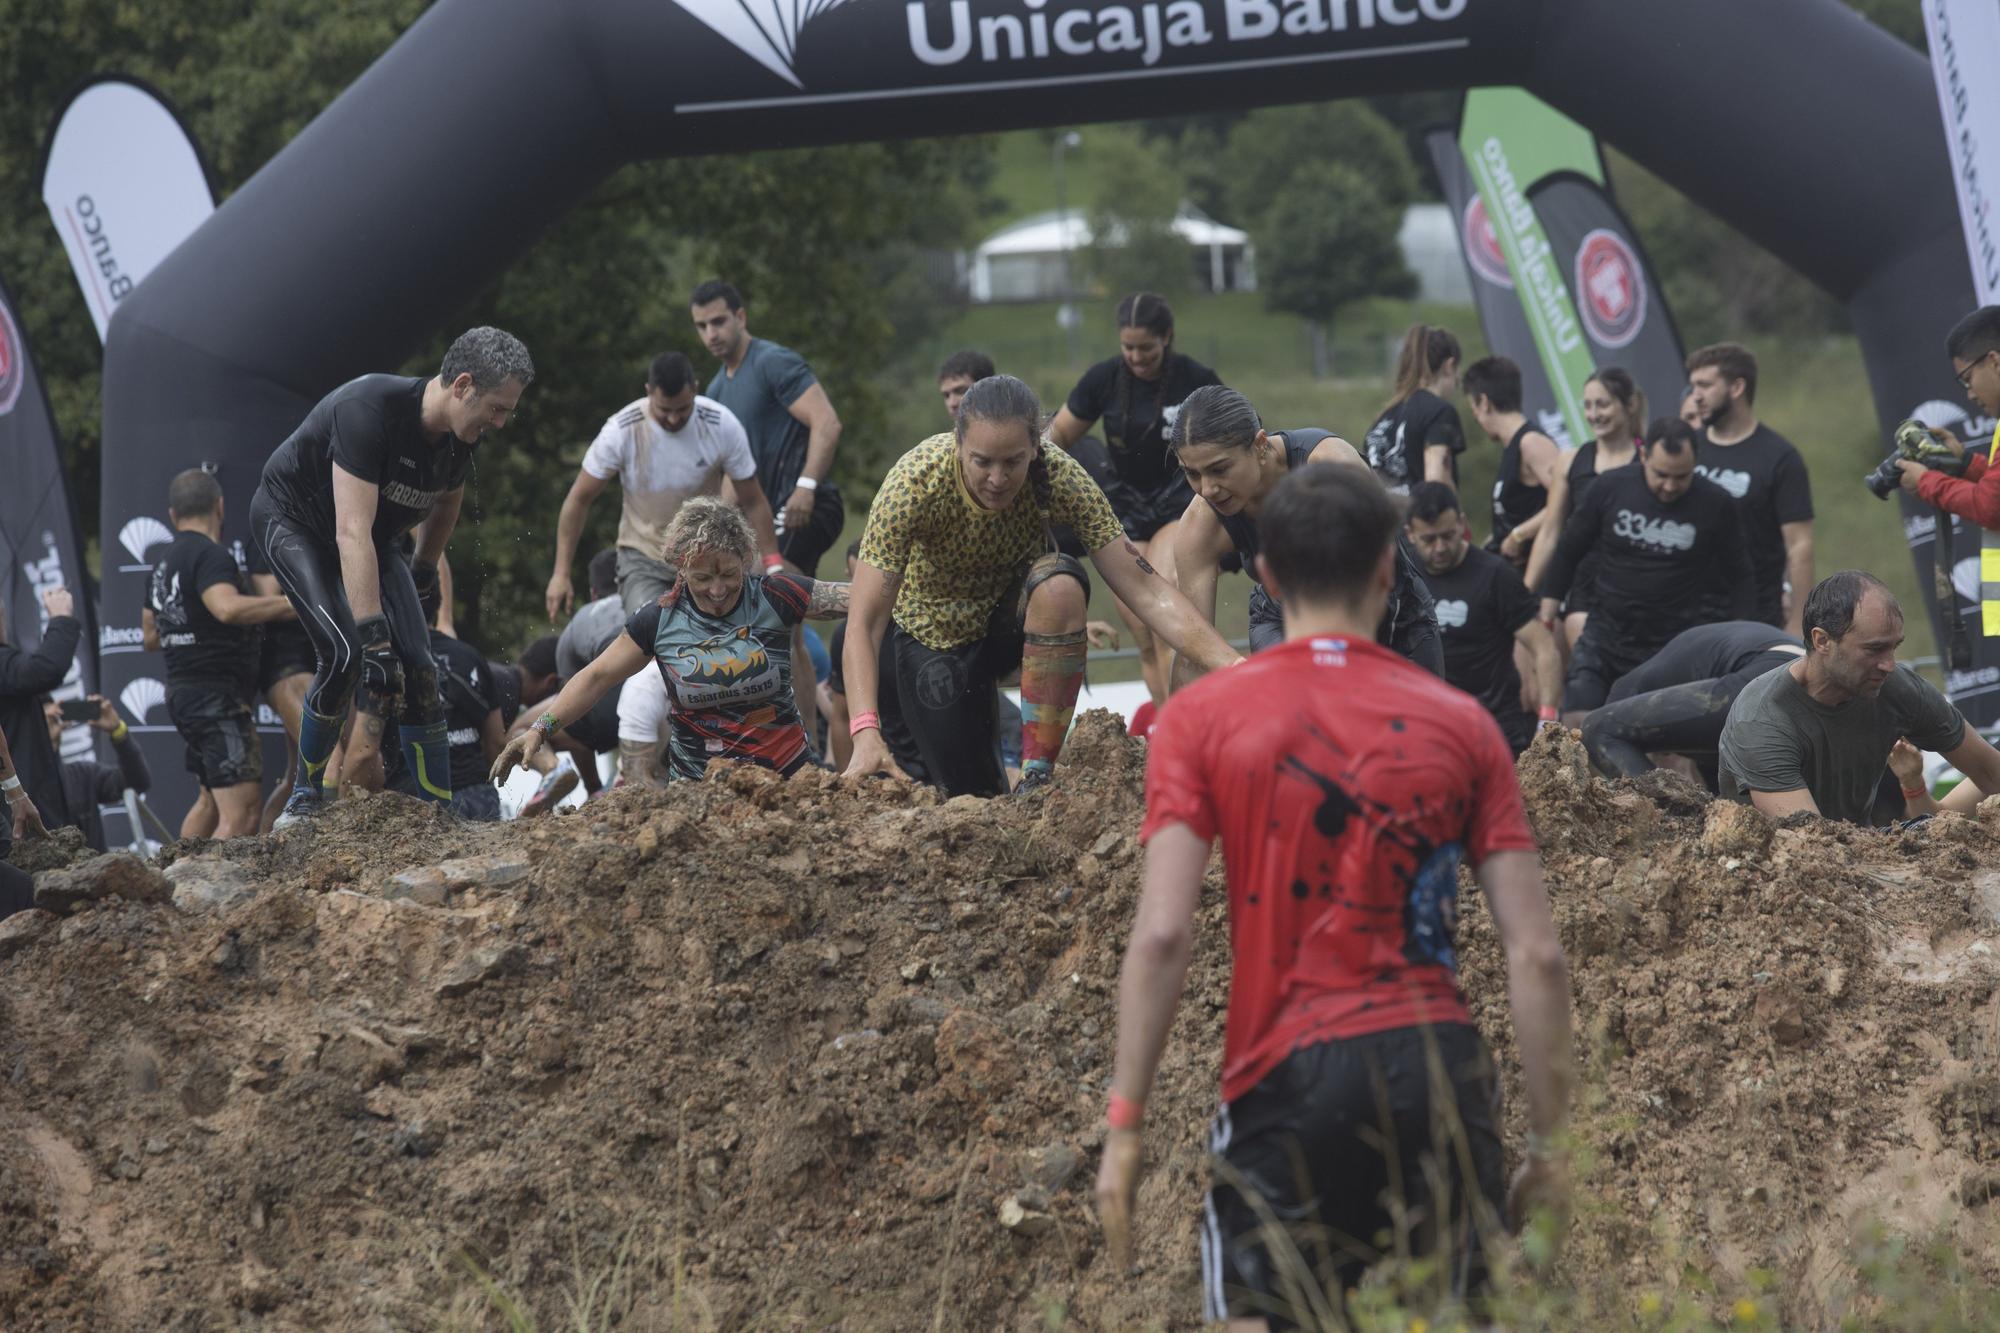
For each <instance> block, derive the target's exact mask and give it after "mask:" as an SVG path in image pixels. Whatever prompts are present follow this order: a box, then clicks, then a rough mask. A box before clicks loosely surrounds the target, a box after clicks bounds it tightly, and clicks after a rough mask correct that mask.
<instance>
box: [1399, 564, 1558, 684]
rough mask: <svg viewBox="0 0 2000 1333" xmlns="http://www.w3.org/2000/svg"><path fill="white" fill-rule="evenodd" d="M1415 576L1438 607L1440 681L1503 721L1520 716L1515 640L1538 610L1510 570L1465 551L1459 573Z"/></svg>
mask: <svg viewBox="0 0 2000 1333" xmlns="http://www.w3.org/2000/svg"><path fill="white" fill-rule="evenodd" d="M1418 573H1419V574H1421V575H1422V577H1423V580H1424V583H1425V585H1426V586H1427V587H1429V588H1430V590H1431V597H1432V598H1433V599H1435V601H1436V602H1437V607H1436V612H1437V623H1438V635H1439V637H1440V638H1442V639H1443V640H1444V678H1445V679H1446V680H1447V681H1449V682H1451V683H1452V684H1453V685H1456V686H1457V687H1458V688H1459V689H1461V690H1464V691H1465V692H1466V693H1467V694H1469V695H1472V696H1473V697H1474V698H1476V699H1478V700H1479V702H1481V703H1483V704H1485V705H1486V711H1487V712H1489V713H1491V714H1493V716H1494V717H1496V718H1500V719H1502V720H1503V721H1504V720H1506V719H1508V718H1512V717H1514V716H1516V715H1519V714H1520V713H1521V712H1522V709H1521V673H1520V672H1519V671H1517V670H1515V668H1514V635H1515V633H1516V632H1517V631H1519V630H1520V628H1521V626H1523V625H1525V624H1527V623H1528V622H1529V621H1531V620H1533V619H1534V618H1535V615H1536V612H1537V609H1538V608H1537V605H1536V602H1535V599H1534V597H1533V596H1532V595H1530V594H1529V592H1528V585H1527V584H1526V583H1523V582H1522V581H1521V576H1520V574H1518V573H1516V572H1515V569H1514V567H1513V566H1512V565H1510V564H1508V563H1507V562H1506V561H1505V560H1502V559H1501V558H1500V557H1499V556H1497V555H1494V554H1493V553H1492V552H1491V551H1482V550H1480V549H1478V548H1477V547H1468V548H1467V549H1466V552H1465V559H1463V560H1461V561H1460V562H1459V564H1458V568H1457V569H1454V570H1451V571H1450V572H1449V573H1445V574H1433V573H1432V572H1431V570H1430V568H1429V566H1427V565H1419V566H1418Z"/></svg>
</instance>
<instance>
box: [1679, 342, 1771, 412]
mask: <svg viewBox="0 0 2000 1333" xmlns="http://www.w3.org/2000/svg"><path fill="white" fill-rule="evenodd" d="M1709 366H1714V367H1715V368H1716V369H1717V370H1718V371H1720V372H1722V378H1723V381H1724V382H1725V383H1726V382H1728V381H1730V380H1742V381H1743V401H1744V402H1746V403H1754V402H1756V401H1757V358H1756V357H1754V356H1752V355H1751V354H1750V349H1749V348H1747V347H1745V346H1744V345H1743V344H1742V343H1710V344H1709V345H1708V346H1706V347H1697V348H1695V349H1694V350H1693V351H1692V352H1689V353H1688V359H1687V373H1688V374H1690V375H1692V374H1694V373H1695V372H1696V371H1697V370H1702V369H1704V368H1706V367H1709Z"/></svg>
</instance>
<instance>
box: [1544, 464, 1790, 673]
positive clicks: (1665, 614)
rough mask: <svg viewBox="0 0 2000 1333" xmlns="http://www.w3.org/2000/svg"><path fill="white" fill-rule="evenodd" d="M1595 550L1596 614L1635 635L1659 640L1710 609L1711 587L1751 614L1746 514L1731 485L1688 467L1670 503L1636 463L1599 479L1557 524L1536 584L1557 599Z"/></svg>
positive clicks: (1745, 615) (1736, 609)
mask: <svg viewBox="0 0 2000 1333" xmlns="http://www.w3.org/2000/svg"><path fill="white" fill-rule="evenodd" d="M1592 552H1595V553H1596V555H1597V591H1596V594H1595V600H1594V602H1593V607H1594V609H1593V610H1592V611H1591V615H1592V616H1593V617H1603V618H1604V620H1605V621H1606V622H1607V626H1608V627H1609V626H1615V627H1616V630H1615V631H1614V632H1618V633H1622V634H1624V635H1625V636H1626V637H1627V638H1628V639H1629V640H1631V641H1633V642H1637V643H1642V644H1663V643H1665V642H1666V641H1667V640H1668V639H1671V638H1672V637H1673V636H1674V635H1676V634H1678V633H1680V632H1681V631H1682V630H1684V629H1687V628H1688V627H1689V626H1691V625H1697V624H1700V623H1702V621H1703V620H1705V619H1707V617H1706V616H1704V614H1703V610H1704V606H1705V605H1706V604H1710V599H1711V597H1713V598H1715V599H1718V600H1720V601H1722V602H1723V603H1724V604H1726V605H1728V606H1729V607H1730V608H1731V613H1732V616H1733V618H1735V619H1739V620H1744V619H1749V616H1750V606H1751V600H1752V593H1753V589H1752V587H1751V584H1750V581H1749V580H1748V579H1746V578H1744V577H1743V568H1744V554H1743V523H1742V520H1741V519H1740V518H1739V517H1738V516H1737V513H1736V504H1735V502H1734V501H1732V500H1731V499H1730V498H1729V492H1727V491H1725V490H1723V489H1722V488H1721V487H1720V486H1717V485H1716V484H1715V483H1714V482H1712V481H1709V480H1707V479H1706V478H1703V477H1695V478H1694V479H1693V480H1692V482H1691V484H1690V485H1689V487H1688V489H1687V493H1686V494H1684V495H1682V496H1681V497H1680V498H1679V499H1678V500H1676V501H1674V502H1673V503H1672V504H1662V503H1660V501H1659V500H1658V499H1656V498H1655V497H1654V495H1653V492H1652V490H1651V489H1650V488H1649V487H1648V486H1647V485H1646V474H1645V470H1644V469H1643V468H1636V467H1634V468H1616V469H1614V470H1613V471H1610V472H1607V473H1605V474H1604V475H1603V476H1601V477H1599V478H1598V479H1597V484H1596V485H1595V486H1592V487H1591V488H1590V494H1589V495H1587V496H1585V497H1584V501H1583V504H1582V505H1581V506H1580V507H1579V508H1578V509H1577V512H1576V520H1575V521H1574V522H1572V523H1570V524H1569V525H1568V526H1566V527H1565V528H1564V529H1563V535H1562V541H1561V543H1560V544H1559V545H1558V546H1557V547H1556V555H1555V559H1554V560H1552V561H1550V562H1549V569H1548V573H1547V574H1545V575H1544V576H1543V577H1542V586H1541V587H1540V588H1539V589H1537V593H1538V595H1540V596H1543V597H1554V598H1558V599H1560V598H1561V597H1562V596H1563V595H1564V594H1565V593H1567V592H1568V591H1569V588H1570V582H1571V580H1572V579H1573V578H1574V577H1575V575H1576V570H1577V566H1578V565H1579V564H1580V563H1581V562H1582V561H1583V559H1584V558H1585V557H1586V556H1588V555H1590V554H1591V553H1592Z"/></svg>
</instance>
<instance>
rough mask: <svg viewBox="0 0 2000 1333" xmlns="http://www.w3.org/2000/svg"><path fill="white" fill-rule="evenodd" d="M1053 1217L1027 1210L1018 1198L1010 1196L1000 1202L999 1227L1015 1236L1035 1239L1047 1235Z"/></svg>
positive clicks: (1053, 1222)
mask: <svg viewBox="0 0 2000 1333" xmlns="http://www.w3.org/2000/svg"><path fill="white" fill-rule="evenodd" d="M1055 1224H1056V1222H1055V1219H1054V1218H1053V1217H1050V1216H1049V1215H1048V1214H1047V1213H1045V1212H1042V1211H1041V1210H1040V1209H1037V1208H1029V1207H1028V1206H1026V1205H1025V1204H1023V1203H1022V1202H1021V1200H1020V1198H1019V1197H1018V1196H1010V1197H1008V1198H1005V1199H1002V1200H1001V1201H1000V1225H1001V1226H1003V1227H1005V1228H1007V1230H1009V1231H1011V1232H1013V1233H1014V1234H1015V1235H1017V1236H1027V1237H1030V1238H1032V1237H1035V1236H1041V1235H1045V1234H1047V1233H1048V1232H1049V1231H1050V1230H1051V1229H1052V1228H1054V1226H1055Z"/></svg>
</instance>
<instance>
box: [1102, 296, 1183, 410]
mask: <svg viewBox="0 0 2000 1333" xmlns="http://www.w3.org/2000/svg"><path fill="white" fill-rule="evenodd" d="M1118 327H1119V329H1120V330H1121V331H1122V330H1125V329H1141V330H1144V331H1145V332H1147V333H1150V334H1152V335H1153V336H1154V337H1155V338H1158V339H1159V340H1160V341H1161V342H1163V343H1165V344H1166V347H1167V351H1168V352H1169V353H1171V352H1172V351H1173V350H1174V308H1173V307H1172V306H1170V305H1168V304H1167V302H1166V298H1165V297H1162V296H1155V295H1153V293H1151V292H1134V293H1133V294H1132V295H1130V296H1128V297H1126V298H1125V299H1124V300H1122V301H1120V302H1119V303H1118ZM1165 369H1166V365H1165V362H1164V361H1163V362H1162V363H1161V372H1162V373H1163V374H1164V373H1165ZM1135 378H1136V376H1134V375H1133V374H1132V367H1130V366H1128V365H1126V364H1125V357H1124V356H1123V355H1122V354H1121V355H1120V356H1119V358H1118V420H1119V421H1120V422H1122V423H1124V424H1123V426H1122V428H1121V430H1120V433H1119V437H1118V438H1119V443H1120V444H1123V445H1124V446H1125V447H1126V448H1128V449H1129V448H1131V447H1132V446H1133V444H1134V443H1135V442H1136V441H1138V440H1139V439H1141V438H1142V437H1144V435H1145V434H1146V432H1147V431H1149V430H1151V429H1152V428H1153V423H1154V422H1155V421H1158V420H1159V419H1160V411H1161V409H1162V408H1163V407H1164V406H1165V397H1166V395H1165V394H1159V393H1156V394H1154V395H1153V415H1152V416H1151V417H1150V418H1148V419H1147V421H1146V424H1145V425H1144V426H1142V427H1140V428H1139V429H1137V430H1134V429H1133V422H1132V381H1133V380H1134V379H1135ZM1105 433H1106V434H1107V435H1108V434H1109V433H1110V432H1109V431H1106V432H1105Z"/></svg>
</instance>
